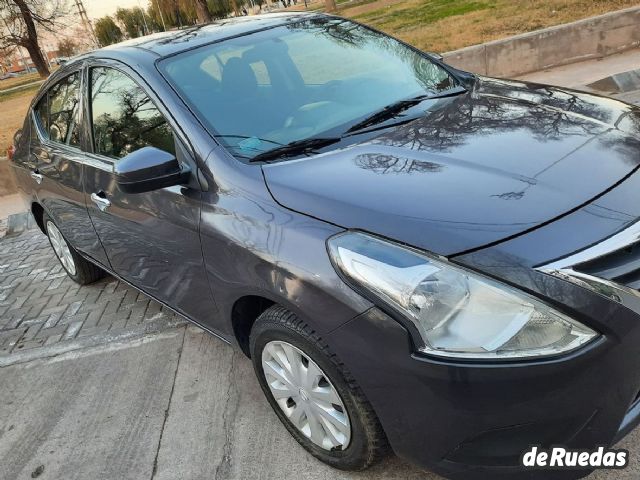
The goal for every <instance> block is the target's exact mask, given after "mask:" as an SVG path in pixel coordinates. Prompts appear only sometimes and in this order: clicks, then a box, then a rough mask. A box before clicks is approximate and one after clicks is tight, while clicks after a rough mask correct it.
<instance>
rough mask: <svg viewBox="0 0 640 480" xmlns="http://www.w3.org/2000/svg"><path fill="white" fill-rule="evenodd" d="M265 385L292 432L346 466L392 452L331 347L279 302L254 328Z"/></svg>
mask: <svg viewBox="0 0 640 480" xmlns="http://www.w3.org/2000/svg"><path fill="white" fill-rule="evenodd" d="M250 344H251V356H252V360H253V366H254V370H255V372H256V375H257V376H258V380H259V382H260V386H261V387H262V390H263V392H264V393H265V395H266V396H267V399H268V401H269V403H270V404H271V407H272V408H273V409H274V411H275V412H276V414H277V415H278V417H279V418H280V420H281V421H282V423H283V424H284V425H285V427H286V428H287V430H289V433H291V435H293V437H294V438H295V439H296V440H297V441H298V442H299V443H300V445H302V446H303V447H304V448H305V449H306V450H307V451H309V452H310V453H311V454H312V455H314V456H315V457H317V458H318V459H320V460H322V461H323V462H325V463H327V464H329V465H331V466H333V467H335V468H339V469H342V470H363V469H365V468H367V467H368V466H370V465H371V464H373V463H374V462H376V461H377V460H378V459H380V458H381V457H382V456H383V455H384V454H385V453H386V451H387V441H386V437H385V435H384V432H383V430H382V427H381V426H380V423H379V421H378V418H377V417H376V414H375V412H374V411H373V408H372V407H371V405H370V404H369V402H368V400H367V399H366V397H365V396H364V393H363V392H362V391H361V390H360V388H359V387H358V386H357V384H356V383H355V380H354V379H353V378H351V375H350V374H349V373H348V371H347V369H346V368H345V366H344V365H343V364H342V362H340V360H339V359H338V358H337V357H336V355H335V354H333V353H332V352H331V351H330V349H329V347H328V345H327V344H326V343H325V342H324V341H323V340H322V339H321V338H320V336H318V335H317V334H316V333H315V332H314V331H313V330H312V329H311V328H309V327H308V326H307V325H306V324H305V323H304V322H302V321H301V320H299V319H298V318H297V316H296V315H294V314H293V313H291V312H289V311H288V310H286V309H285V308H283V307H281V306H279V305H274V306H273V307H271V308H269V309H267V310H266V311H265V312H264V313H263V314H262V315H260V317H259V318H258V319H257V320H256V323H255V324H254V326H253V329H252V331H251V338H250Z"/></svg>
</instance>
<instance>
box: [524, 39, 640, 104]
mask: <svg viewBox="0 0 640 480" xmlns="http://www.w3.org/2000/svg"><path fill="white" fill-rule="evenodd" d="M639 69H640V49H633V50H628V51H626V52H623V53H620V54H617V55H611V56H609V57H605V58H603V59H599V60H588V61H586V62H579V63H573V64H571V65H564V66H561V67H555V68H551V69H549V70H545V71H542V72H535V73H529V74H527V75H523V76H521V77H518V78H519V79H520V80H526V81H529V82H537V83H544V84H548V85H559V86H562V87H569V88H576V89H582V90H589V89H590V88H589V85H591V84H592V83H594V82H597V81H598V80H602V79H603V78H606V77H610V76H612V75H615V74H619V73H623V72H629V71H632V70H639ZM594 91H596V90H594ZM639 91H640V85H638V87H637V89H635V90H633V91H628V92H623V93H615V94H612V95H611V96H612V97H614V98H619V99H620V100H624V101H627V102H630V103H635V104H640V92H639ZM596 93H599V94H601V95H605V94H607V93H610V92H606V91H596Z"/></svg>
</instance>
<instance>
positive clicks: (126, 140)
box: [90, 67, 175, 159]
mask: <svg viewBox="0 0 640 480" xmlns="http://www.w3.org/2000/svg"><path fill="white" fill-rule="evenodd" d="M90 79H91V80H90V84H91V93H90V95H91V120H92V128H93V141H94V149H95V153H97V154H100V155H105V156H107V157H111V158H115V159H119V158H122V157H124V156H126V155H128V154H129V153H131V152H134V151H135V150H138V149H140V148H142V147H147V146H152V147H156V148H159V149H161V150H164V151H165V152H169V153H172V154H174V155H175V141H174V137H173V131H172V130H171V127H170V126H169V124H168V123H167V121H166V120H165V118H164V116H163V115H162V113H160V111H159V110H158V109H157V108H156V106H155V105H154V104H153V102H152V100H151V98H149V96H148V95H147V94H146V93H145V92H144V90H143V89H142V88H141V87H140V86H139V85H138V84H137V83H136V82H134V81H133V80H132V79H131V78H130V77H129V76H127V75H126V74H124V73H122V72H121V71H119V70H116V69H113V68H109V67H94V68H92V69H91V70H90Z"/></svg>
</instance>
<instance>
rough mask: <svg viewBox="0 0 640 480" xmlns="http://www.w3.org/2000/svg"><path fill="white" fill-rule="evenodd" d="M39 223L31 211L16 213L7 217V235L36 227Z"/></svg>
mask: <svg viewBox="0 0 640 480" xmlns="http://www.w3.org/2000/svg"><path fill="white" fill-rule="evenodd" d="M37 226H38V224H37V223H36V220H35V218H33V215H31V213H30V212H22V213H15V214H13V215H9V218H7V230H6V233H5V236H6V237H8V236H11V235H17V234H19V233H22V232H24V231H25V230H31V229H32V228H36V227H37Z"/></svg>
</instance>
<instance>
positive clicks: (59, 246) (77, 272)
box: [42, 213, 106, 285]
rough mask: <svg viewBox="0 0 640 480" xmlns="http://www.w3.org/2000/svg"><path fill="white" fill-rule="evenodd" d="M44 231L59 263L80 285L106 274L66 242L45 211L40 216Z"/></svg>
mask: <svg viewBox="0 0 640 480" xmlns="http://www.w3.org/2000/svg"><path fill="white" fill-rule="evenodd" d="M42 223H43V224H44V228H45V231H46V232H47V236H48V237H49V243H51V248H53V252H54V253H55V254H56V257H58V260H59V261H60V264H61V265H62V267H63V268H64V270H65V271H66V272H67V275H69V277H71V279H72V280H73V281H75V282H77V283H79V284H80V285H87V284H89V283H93V282H95V281H97V280H100V279H101V278H103V277H104V276H105V275H106V272H105V271H104V270H102V269H101V268H100V267H98V266H96V265H94V264H93V263H91V262H89V261H87V260H85V259H84V258H83V257H82V256H80V254H79V253H78V252H77V251H76V250H75V249H74V248H73V247H72V246H71V245H69V243H68V242H67V240H66V239H65V238H64V236H63V235H62V233H61V232H60V230H59V229H58V227H57V226H56V224H55V223H53V220H51V217H49V215H47V214H46V213H45V214H44V215H43V217H42Z"/></svg>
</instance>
